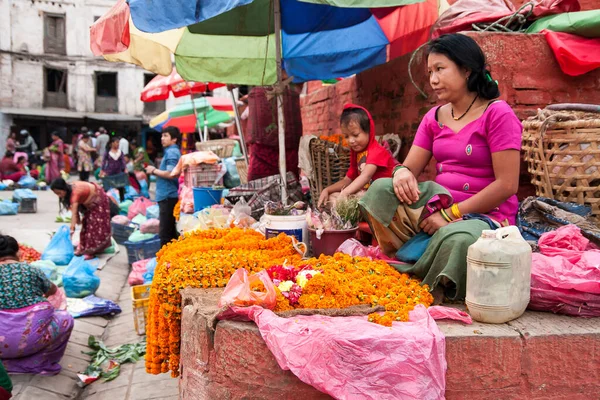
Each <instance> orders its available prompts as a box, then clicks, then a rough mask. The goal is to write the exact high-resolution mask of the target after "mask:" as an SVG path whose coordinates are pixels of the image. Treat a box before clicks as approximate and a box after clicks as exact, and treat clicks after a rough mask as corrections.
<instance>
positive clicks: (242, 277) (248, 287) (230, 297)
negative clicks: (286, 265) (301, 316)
mask: <svg viewBox="0 0 600 400" xmlns="http://www.w3.org/2000/svg"><path fill="white" fill-rule="evenodd" d="M261 282H262V284H263V286H264V288H265V290H266V292H258V291H255V290H252V286H253V285H256V284H259V283H261ZM276 304H277V293H276V292H275V286H274V285H273V281H271V278H269V274H268V273H267V271H265V270H263V271H260V272H258V273H256V274H252V275H250V276H248V271H247V270H246V269H245V268H239V269H238V270H237V271H235V272H234V274H233V275H232V276H231V279H229V282H227V286H226V287H225V290H224V291H223V294H222V295H221V298H220V299H219V307H227V306H243V307H247V306H253V305H256V306H261V307H263V308H268V309H270V310H272V309H273V308H275V305H276Z"/></svg>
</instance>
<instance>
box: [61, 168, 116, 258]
mask: <svg viewBox="0 0 600 400" xmlns="http://www.w3.org/2000/svg"><path fill="white" fill-rule="evenodd" d="M50 189H52V191H53V192H54V193H55V194H56V195H57V196H58V197H59V198H60V205H61V208H63V209H65V210H71V214H72V218H71V235H73V233H74V232H75V227H76V226H77V225H78V224H81V234H80V236H79V246H78V247H77V250H76V251H75V255H77V256H81V255H83V256H85V258H86V259H91V258H93V257H94V255H95V254H100V253H102V252H103V251H104V250H106V249H107V248H108V247H110V244H111V239H110V238H111V229H110V203H109V202H110V200H109V199H108V196H107V195H106V193H105V192H104V189H102V188H101V187H100V186H98V185H97V184H95V183H89V182H82V181H78V182H73V183H71V184H68V183H67V182H65V180H64V179H62V178H59V179H56V180H54V182H52V185H50Z"/></svg>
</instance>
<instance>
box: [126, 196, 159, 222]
mask: <svg viewBox="0 0 600 400" xmlns="http://www.w3.org/2000/svg"><path fill="white" fill-rule="evenodd" d="M153 205H154V203H153V202H151V201H150V200H148V199H147V198H145V197H139V198H137V199H135V201H134V202H133V204H131V207H129V211H128V212H127V217H128V218H129V219H133V218H134V217H135V216H136V215H138V214H141V215H143V216H144V217H145V216H146V209H147V208H148V207H151V206H153Z"/></svg>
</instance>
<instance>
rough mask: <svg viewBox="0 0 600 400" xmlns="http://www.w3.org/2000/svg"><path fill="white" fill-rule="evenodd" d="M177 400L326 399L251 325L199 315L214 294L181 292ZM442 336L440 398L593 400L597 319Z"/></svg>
mask: <svg viewBox="0 0 600 400" xmlns="http://www.w3.org/2000/svg"><path fill="white" fill-rule="evenodd" d="M182 297H183V304H184V306H185V307H184V309H183V316H182V343H181V368H182V374H181V378H180V398H182V399H186V400H196V399H198V400H200V399H220V398H227V399H243V398H252V399H272V398H277V399H303V400H309V399H328V398H330V397H329V396H327V395H325V394H323V393H321V392H319V391H317V390H316V389H314V388H313V387H311V386H309V385H306V384H305V383H303V382H301V381H300V380H299V379H298V378H296V377H295V376H294V375H293V374H292V373H291V372H290V371H283V370H281V368H279V366H278V364H277V362H276V361H275V358H274V357H273V356H272V355H271V353H270V351H269V349H268V348H267V346H266V344H265V343H264V341H263V339H262V337H261V336H260V333H259V331H258V328H257V327H256V325H255V324H254V323H249V322H235V321H221V322H219V323H218V324H217V328H216V331H215V333H214V335H213V334H212V333H211V331H210V329H208V321H207V320H206V317H205V314H206V313H207V312H210V311H211V310H214V309H215V308H216V301H217V299H218V297H219V291H218V290H216V291H215V290H203V289H186V290H184V291H183V292H182ZM438 325H439V326H440V329H441V330H442V332H443V333H444V334H445V335H446V361H447V363H448V370H447V373H446V398H447V399H449V400H451V399H469V400H477V399H486V400H487V399H502V400H508V399H519V400H522V399H565V400H566V399H569V400H571V399H573V400H578V399H581V400H584V399H586V400H588V399H600V318H594V319H581V318H575V317H567V316H560V315H554V314H550V313H540V312H526V313H525V314H524V315H523V316H522V317H521V318H519V319H517V320H515V321H512V322H509V323H506V324H500V325H490V324H482V323H473V324H472V325H464V324H462V323H458V322H452V321H438Z"/></svg>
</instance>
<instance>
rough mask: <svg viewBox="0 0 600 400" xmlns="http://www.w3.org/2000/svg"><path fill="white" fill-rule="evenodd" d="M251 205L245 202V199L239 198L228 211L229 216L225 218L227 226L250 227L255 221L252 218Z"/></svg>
mask: <svg viewBox="0 0 600 400" xmlns="http://www.w3.org/2000/svg"><path fill="white" fill-rule="evenodd" d="M251 215H252V207H250V206H249V205H248V203H246V200H244V199H243V198H241V199H240V200H239V201H238V202H237V203H236V204H235V206H233V209H232V210H231V212H230V213H229V218H228V219H227V225H228V226H235V227H238V228H250V227H252V226H254V225H255V224H256V223H257V221H256V220H255V219H254V218H252V216H251Z"/></svg>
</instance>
